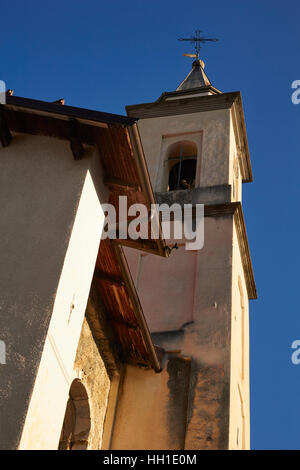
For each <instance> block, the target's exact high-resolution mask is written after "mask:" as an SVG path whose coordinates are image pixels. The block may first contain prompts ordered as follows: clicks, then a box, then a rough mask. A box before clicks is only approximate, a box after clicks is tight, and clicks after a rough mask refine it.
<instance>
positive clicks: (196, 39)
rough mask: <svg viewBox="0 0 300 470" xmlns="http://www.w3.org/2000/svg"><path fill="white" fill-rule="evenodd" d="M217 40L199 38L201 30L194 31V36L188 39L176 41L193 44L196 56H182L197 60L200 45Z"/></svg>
mask: <svg viewBox="0 0 300 470" xmlns="http://www.w3.org/2000/svg"><path fill="white" fill-rule="evenodd" d="M218 40H219V39H216V38H205V37H204V36H201V30H200V29H196V31H195V34H194V36H191V37H190V38H179V39H178V41H189V42H191V43H192V44H195V51H196V54H183V55H187V56H189V57H192V56H193V57H195V58H196V59H199V52H200V49H201V44H202V43H205V42H217V41H218Z"/></svg>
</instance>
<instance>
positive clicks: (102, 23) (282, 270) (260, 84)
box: [0, 0, 300, 449]
mask: <svg viewBox="0 0 300 470" xmlns="http://www.w3.org/2000/svg"><path fill="white" fill-rule="evenodd" d="M299 20H300V4H299V2H298V1H297V0H285V1H284V2H283V1H282V0H280V1H279V0H260V1H258V0H251V1H250V0H243V1H238V0H227V1H220V0H214V1H213V2H210V3H209V2H207V1H206V2H204V1H199V0H197V1H194V0H186V1H185V2H182V0H180V1H178V0H165V1H164V0H160V1H159V0H152V1H151V2H150V1H141V0H140V1H136V0H127V1H122V0H115V1H113V2H112V1H103V0H98V1H92V0H86V1H84V2H83V1H78V0H72V1H70V0H61V1H57V0H53V1H51V2H50V1H44V2H40V1H33V0H29V1H23V0H22V1H21V0H19V1H15V0H9V1H7V0H1V29H0V54H1V56H0V57H1V67H0V79H2V80H4V81H5V82H6V84H7V87H9V88H12V89H14V92H15V95H17V96H25V97H30V98H36V99H42V100H55V99H58V98H62V97H63V98H65V100H66V104H69V105H74V106H81V107H86V108H91V109H98V110H103V111H109V112H114V113H120V114H123V113H124V112H125V111H124V106H125V105H126V104H135V103H142V102H147V101H153V100H155V99H156V98H157V97H158V96H159V95H160V94H161V93H162V92H163V91H171V90H174V89H175V88H176V86H177V85H178V84H179V83H180V82H181V80H182V79H183V78H184V77H185V75H186V74H187V73H188V72H189V70H190V66H191V62H190V60H189V59H187V58H184V57H182V53H183V52H192V48H189V45H188V44H184V43H179V42H177V41H176V38H178V37H182V36H187V35H188V36H189V35H190V34H192V33H193V31H194V30H195V29H197V28H199V29H202V30H203V31H204V32H205V33H206V34H207V35H211V36H213V37H215V36H216V37H218V38H219V39H220V41H219V43H217V44H208V45H207V46H205V48H204V49H203V51H202V52H203V53H202V54H201V56H202V58H203V59H204V60H205V62H206V72H207V74H208V76H209V78H210V79H211V81H212V83H213V84H214V85H215V86H216V87H217V88H219V89H221V90H222V91H236V90H240V91H241V92H242V97H243V103H244V109H245V117H246V126H247V132H248V140H249V147H250V154H251V159H252V167H253V174H254V183H252V184H247V185H244V193H243V205H244V212H245V218H246V225H247V231H248V237H249V242H250V249H251V254H252V259H253V265H254V273H255V277H256V282H257V288H258V296H259V299H258V300H256V301H252V302H251V305H250V322H251V415H252V419H251V435H252V438H251V443H252V448H255V449H266V448H267V449H300V434H299V425H298V423H299V419H300V365H299V366H295V365H293V364H292V362H291V352H292V350H291V347H290V346H291V343H292V341H293V340H295V339H300V315H299V313H300V311H299V310H300V309H299V301H298V293H299V291H300V288H299V265H300V256H299V249H298V241H299V238H300V222H299V202H300V186H299V174H300V163H299V162H300V160H299V157H300V132H299V129H300V105H298V106H296V105H293V104H292V102H291V98H290V97H291V92H292V90H291V83H292V81H293V80H296V79H300V60H299V59H300V57H299V44H300V28H299Z"/></svg>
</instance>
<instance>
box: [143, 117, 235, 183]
mask: <svg viewBox="0 0 300 470" xmlns="http://www.w3.org/2000/svg"><path fill="white" fill-rule="evenodd" d="M138 128H139V132H140V135H141V139H142V143H143V148H144V151H145V155H146V159H147V164H148V169H149V173H150V178H151V183H152V186H153V188H154V190H155V191H165V190H166V189H165V188H164V187H162V180H163V177H162V172H163V171H164V168H165V166H164V163H163V161H164V159H165V158H166V155H165V150H166V149H165V143H164V137H163V136H169V137H170V136H171V135H174V134H178V136H177V140H191V141H195V143H196V144H197V145H198V146H199V147H200V143H199V137H198V136H197V135H193V134H189V133H195V132H196V133H199V132H200V131H202V132H203V141H202V149H199V150H200V151H201V174H200V186H213V185H222V184H229V139H230V132H229V129H230V110H228V109H224V110H217V111H206V112H199V113H192V114H182V115H176V116H166V117H157V118H149V119H141V120H139V121H138Z"/></svg>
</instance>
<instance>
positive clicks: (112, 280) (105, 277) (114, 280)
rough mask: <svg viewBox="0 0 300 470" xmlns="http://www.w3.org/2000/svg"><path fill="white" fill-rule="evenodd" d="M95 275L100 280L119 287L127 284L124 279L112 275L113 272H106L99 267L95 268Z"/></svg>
mask: <svg viewBox="0 0 300 470" xmlns="http://www.w3.org/2000/svg"><path fill="white" fill-rule="evenodd" d="M94 276H95V278H96V279H97V280H99V281H104V282H108V283H109V284H112V285H114V286H117V287H123V286H125V282H124V281H123V279H121V278H118V277H116V276H112V275H111V274H106V273H104V272H103V271H101V270H100V269H97V268H96V269H95V273H94Z"/></svg>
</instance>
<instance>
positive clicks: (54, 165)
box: [0, 61, 256, 450]
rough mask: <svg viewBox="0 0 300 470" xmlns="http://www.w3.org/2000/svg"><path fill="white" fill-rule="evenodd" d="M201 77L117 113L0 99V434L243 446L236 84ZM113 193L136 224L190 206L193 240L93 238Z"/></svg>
mask: <svg viewBox="0 0 300 470" xmlns="http://www.w3.org/2000/svg"><path fill="white" fill-rule="evenodd" d="M203 74H204V72H203V63H202V62H200V61H196V62H195V63H194V64H193V70H192V74H190V75H189V76H188V77H187V79H185V80H184V81H183V82H182V84H181V85H180V86H179V87H178V89H177V90H176V91H175V92H171V93H164V94H163V95H162V96H161V97H160V98H159V99H158V100H157V101H156V102H154V103H147V104H142V105H136V106H129V107H127V113H128V117H125V116H117V115H112V114H107V113H100V112H96V111H90V110H84V109H78V108H72V107H69V106H64V105H63V104H61V103H45V102H41V101H35V100H28V99H24V98H18V97H14V96H12V95H11V94H8V96H7V102H6V104H5V105H1V106H0V139H1V143H2V148H1V149H0V199H1V207H2V214H1V218H0V233H1V241H2V243H1V245H0V253H1V260H2V262H1V267H0V282H1V301H0V308H1V316H0V321H1V329H0V331H1V338H0V339H1V340H2V341H4V342H5V344H6V349H7V358H6V364H2V365H0V367H1V378H0V409H1V423H4V426H1V428H0V448H2V449H17V448H18V449H58V448H59V449H112V450H114V449H227V448H230V449H236V448H238V449H246V448H248V447H249V442H250V441H249V439H250V435H249V419H250V417H249V326H248V320H249V308H248V303H249V302H248V301H249V299H252V298H256V288H255V282H254V278H253V273H252V266H251V259H250V254H249V248H248V242H247V235H246V230H245V224H244V219H243V211H242V205H241V196H242V182H248V181H251V180H252V173H251V165H250V159H249V152H248V145H247V137H246V132H245V124H244V117H243V110H242V104H241V97H240V94H239V93H224V94H223V93H221V92H220V91H219V90H217V89H216V88H214V87H213V86H212V85H211V84H210V82H209V80H208V78H207V76H206V75H203ZM152 188H154V191H153V189H152ZM120 196H126V197H127V199H128V204H129V205H130V204H136V203H140V204H144V205H145V206H146V207H147V211H148V222H147V223H149V224H150V220H152V219H153V213H152V212H151V206H152V205H153V204H155V202H158V203H166V204H168V205H171V204H173V203H178V204H180V205H183V204H185V203H190V204H193V205H194V206H195V204H204V214H205V224H204V230H205V233H204V246H203V248H202V249H200V250H197V251H196V250H195V251H193V250H192V251H188V250H186V249H185V240H182V242H181V243H179V244H178V245H179V246H178V249H177V250H175V249H172V248H174V240H172V239H170V240H165V239H164V233H163V230H162V228H161V225H160V223H158V227H157V228H158V230H157V234H156V237H153V238H150V239H143V238H138V239H137V240H133V239H128V238H127V239H125V238H122V237H121V235H120V233H119V232H117V233H118V236H117V239H115V240H109V239H102V238H103V237H102V234H103V230H104V228H105V227H104V225H105V214H104V212H103V210H102V205H103V204H105V203H108V202H109V203H111V204H112V205H113V206H114V207H115V209H116V211H117V212H118V211H119V205H118V201H119V197H120ZM156 216H157V214H156V215H155V217H156ZM157 217H158V216H157ZM157 220H158V219H157ZM127 222H128V221H127V220H125V223H127ZM118 230H119V227H118Z"/></svg>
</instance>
